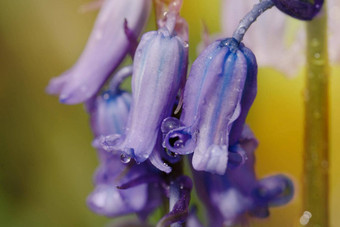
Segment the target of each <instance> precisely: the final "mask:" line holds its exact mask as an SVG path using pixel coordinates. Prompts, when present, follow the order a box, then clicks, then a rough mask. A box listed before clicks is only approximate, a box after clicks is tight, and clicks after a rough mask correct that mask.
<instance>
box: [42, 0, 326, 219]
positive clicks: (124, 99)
mask: <svg viewBox="0 0 340 227" xmlns="http://www.w3.org/2000/svg"><path fill="white" fill-rule="evenodd" d="M154 3H155V4H154V5H155V8H156V17H157V25H158V29H157V30H155V31H150V32H147V33H145V34H143V36H142V37H141V38H140V41H139V42H138V37H139V35H140V33H141V31H142V30H143V26H144V24H145V23H146V21H147V18H148V14H149V11H150V7H151V0H124V1H121V0H106V1H104V2H103V5H102V8H101V11H100V13H99V15H98V19H97V22H96V24H95V26H94V30H93V33H92V34H91V37H90V39H89V41H88V44H87V46H86V48H85V50H84V52H83V54H82V55H81V57H80V59H79V60H78V62H77V63H76V64H75V65H74V66H73V67H72V68H71V69H70V70H68V71H67V72H66V73H64V74H63V75H61V76H60V77H58V78H55V79H52V80H51V83H50V85H49V86H48V91H49V92H50V93H52V94H59V95H60V101H61V102H62V103H66V104H75V103H81V102H84V103H85V105H86V108H87V111H88V113H89V115H90V120H91V127H92V130H93V133H94V136H95V139H94V141H93V146H94V147H95V148H96V149H97V151H98V156H99V160H100V166H99V167H98V169H97V171H96V173H95V176H94V184H95V190H94V191H93V192H92V193H91V194H90V196H89V197H88V199H87V202H88V205H89V207H90V208H91V210H93V211H94V212H96V213H98V214H101V215H105V216H109V217H116V216H120V215H126V214H131V213H136V214H137V215H138V217H139V218H140V220H141V222H142V223H144V224H145V223H146V222H147V218H148V216H149V215H150V214H151V213H152V212H153V211H154V210H155V209H156V208H158V207H160V206H161V205H162V204H163V205H164V201H165V199H166V198H169V203H168V204H169V212H168V213H167V214H165V215H164V216H163V217H162V218H161V219H160V220H159V222H158V224H157V226H168V225H171V226H181V223H184V222H186V225H187V226H199V225H201V224H199V221H198V219H197V217H195V212H193V211H192V212H190V211H189V205H190V193H191V190H192V187H193V186H195V188H196V190H197V192H198V195H199V198H200V199H201V200H202V202H203V204H204V205H205V207H206V209H207V215H208V218H209V226H222V225H232V224H234V223H238V222H242V221H244V220H245V219H244V218H245V216H246V215H252V216H256V217H261V218H263V217H267V216H268V215H269V211H268V207H270V206H278V205H283V204H286V203H287V202H289V201H290V200H291V199H292V196H293V191H294V189H293V184H292V181H291V180H290V179H289V178H287V177H286V176H284V175H281V174H280V175H275V176H269V177H267V178H264V179H257V177H256V174H255V171H254V164H255V157H254V156H255V155H254V152H255V149H256V147H257V140H256V139H255V137H254V135H253V133H252V132H251V130H250V128H249V127H248V126H247V125H245V120H246V117H247V114H248V111H249V109H250V108H251V105H252V103H253V101H254V99H255V96H256V92H257V62H256V58H255V56H254V54H253V53H252V51H251V50H250V49H249V48H247V47H245V45H244V44H243V43H242V42H241V40H242V38H243V35H244V33H245V32H246V30H247V29H248V28H249V26H250V25H251V23H252V22H254V21H255V19H256V17H258V16H259V15H260V14H261V13H262V12H263V11H264V10H265V9H268V8H270V7H272V6H273V5H275V6H276V7H278V8H279V9H280V10H282V11H284V12H286V13H287V14H289V15H291V16H293V17H296V18H299V19H311V18H312V17H314V16H315V15H316V14H317V12H318V11H319V10H320V8H321V5H322V1H320V0H318V1H314V3H310V2H309V1H297V0H294V1H284V0H275V1H274V0H273V1H271V0H263V1H262V2H260V3H259V4H257V5H255V7H254V9H253V10H252V11H251V12H250V13H249V14H248V15H246V17H245V18H244V19H243V20H242V21H241V23H240V25H239V27H238V28H237V29H236V31H235V33H234V35H233V37H231V38H224V39H221V40H216V41H215V42H213V43H212V44H210V45H209V46H207V47H206V48H205V49H204V51H203V52H202V53H201V54H200V55H199V56H198V58H197V59H196V60H195V62H194V63H193V64H192V66H191V70H190V72H189V76H188V79H187V78H186V75H187V68H188V47H189V45H188V26H187V24H186V22H185V20H184V19H183V18H182V17H180V15H179V12H180V9H181V5H182V1H181V0H172V1H169V0H168V1H166V0H158V1H155V2H154ZM251 18H252V19H251ZM128 53H129V54H130V55H131V56H132V58H133V65H132V66H127V67H123V68H120V69H118V67H119V66H120V64H121V62H122V60H123V59H124V58H125V56H126V55H127V54H128ZM112 72H114V76H113V77H110V76H111V74H112ZM131 75H132V82H131V89H132V92H131V93H129V92H128V91H124V90H122V89H121V87H120V85H121V83H122V81H124V80H125V78H127V77H129V76H131ZM185 156H187V157H188V159H189V160H190V164H189V165H190V167H191V170H192V175H193V181H192V179H191V178H190V177H188V176H185V175H184V174H183V164H184V162H183V161H184V157H185Z"/></svg>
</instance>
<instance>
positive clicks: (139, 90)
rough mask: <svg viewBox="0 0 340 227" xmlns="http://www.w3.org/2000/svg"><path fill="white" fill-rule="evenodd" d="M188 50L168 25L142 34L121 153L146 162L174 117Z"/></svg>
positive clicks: (119, 149) (183, 77)
mask: <svg viewBox="0 0 340 227" xmlns="http://www.w3.org/2000/svg"><path fill="white" fill-rule="evenodd" d="M187 51H188V48H187V45H186V43H185V42H184V41H183V40H182V39H181V38H179V37H178V36H176V35H175V34H174V32H173V31H171V30H169V29H168V27H167V26H165V27H163V28H161V29H159V30H158V31H151V32H148V33H146V34H145V35H143V37H142V39H141V42H140V44H139V46H138V48H137V50H136V54H135V58H134V63H133V76H132V96H133V101H132V106H131V111H130V113H129V120H128V123H127V126H126V129H125V133H124V135H123V136H122V138H121V142H120V143H119V145H117V146H112V148H110V149H108V150H110V151H121V152H123V153H125V155H126V156H130V157H133V158H134V159H135V160H136V161H137V162H143V161H145V160H146V159H147V158H148V157H149V156H150V155H151V153H152V152H153V151H154V150H155V149H156V150H157V149H158V148H157V147H158V146H157V140H158V139H161V137H160V136H161V135H160V126H161V123H162V120H163V119H164V118H166V117H169V116H171V113H172V110H173V105H174V102H175V99H176V96H177V93H178V90H179V88H180V86H181V84H182V83H183V81H184V79H185V74H186V68H187V55H188V52H187Z"/></svg>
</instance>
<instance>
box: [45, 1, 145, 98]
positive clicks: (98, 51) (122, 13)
mask: <svg viewBox="0 0 340 227" xmlns="http://www.w3.org/2000/svg"><path fill="white" fill-rule="evenodd" d="M150 6H151V1H150V0H124V1H121V0H106V1H105V2H104V3H103V6H102V8H101V11H100V13H99V15H98V18H97V21H96V23H95V26H94V28H93V31H92V34H91V36H90V38H89V40H88V43H87V45H86V47H85V50H84V51H83V53H82V55H81V56H80V58H79V59H78V61H77V63H76V64H75V65H74V66H73V67H72V68H71V69H69V70H68V71H66V72H65V73H64V74H62V75H61V76H59V77H57V78H54V79H52V80H51V81H50V84H49V85H48V87H47V91H48V92H49V93H50V94H59V95H60V101H61V102H62V103H65V104H76V103H80V102H83V101H86V100H88V99H89V98H91V97H92V96H94V95H95V94H96V93H97V92H98V90H99V89H100V87H101V86H102V85H103V84H104V82H105V81H106V79H107V78H108V77H109V76H110V74H111V73H112V72H113V71H114V70H115V69H116V68H117V67H118V66H119V64H120V63H121V61H122V60H123V59H124V57H125V56H126V54H127V52H128V51H129V49H130V47H131V45H133V42H132V41H131V37H128V36H132V35H134V36H135V37H138V36H139V34H140V33H141V31H142V29H143V27H144V24H145V23H146V21H147V18H148V15H149V11H150ZM125 21H126V22H127V24H126V23H125ZM124 24H125V25H124ZM126 33H128V34H129V35H128V34H126ZM131 33H132V34H131Z"/></svg>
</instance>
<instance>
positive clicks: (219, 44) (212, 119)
mask: <svg viewBox="0 0 340 227" xmlns="http://www.w3.org/2000/svg"><path fill="white" fill-rule="evenodd" d="M256 76H257V64H256V59H255V56H254V55H253V54H252V52H251V51H250V50H249V49H248V48H246V47H245V46H244V45H243V44H239V43H238V42H237V41H236V40H234V39H232V38H229V39H225V40H222V41H216V42H214V43H213V44H211V45H210V46H208V47H207V48H206V49H205V50H204V51H203V52H202V54H201V55H200V56H199V57H198V58H197V59H196V61H195V62H194V63H193V65H192V68H191V71H190V74H189V78H188V80H187V83H186V85H185V89H184V98H183V111H182V115H181V118H180V122H176V119H174V118H168V119H165V120H164V121H163V126H162V128H169V127H170V128H173V129H172V130H167V131H168V132H164V131H163V133H164V134H165V138H164V144H163V145H164V146H165V147H166V148H167V149H169V150H170V151H172V152H174V153H177V154H181V155H184V154H190V153H192V152H194V154H193V159H192V162H193V163H192V164H193V167H194V169H196V170H205V171H209V172H212V173H217V174H221V175H222V174H224V173H225V170H226V168H227V163H228V149H229V146H233V145H234V144H235V143H236V142H237V141H238V137H239V136H240V132H241V129H242V127H243V124H244V121H245V118H246V116H247V113H248V110H249V108H250V105H251V104H252V102H253V101H254V98H255V96H256V91H257V88H256V86H257V83H256ZM231 132H232V134H231Z"/></svg>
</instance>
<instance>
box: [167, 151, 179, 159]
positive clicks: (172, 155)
mask: <svg viewBox="0 0 340 227" xmlns="http://www.w3.org/2000/svg"><path fill="white" fill-rule="evenodd" d="M166 154H167V155H168V156H170V157H173V158H176V157H177V156H178V154H177V153H175V152H172V151H169V150H166Z"/></svg>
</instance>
